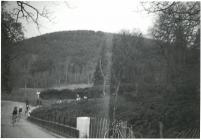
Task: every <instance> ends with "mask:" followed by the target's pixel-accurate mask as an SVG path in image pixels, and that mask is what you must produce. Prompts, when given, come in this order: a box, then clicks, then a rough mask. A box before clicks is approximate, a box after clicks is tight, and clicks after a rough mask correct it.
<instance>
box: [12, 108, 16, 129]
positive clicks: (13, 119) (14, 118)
mask: <svg viewBox="0 0 201 140" xmlns="http://www.w3.org/2000/svg"><path fill="white" fill-rule="evenodd" d="M16 120H17V106H15V107H14V109H13V113H12V123H13V126H14V123H15V122H16Z"/></svg>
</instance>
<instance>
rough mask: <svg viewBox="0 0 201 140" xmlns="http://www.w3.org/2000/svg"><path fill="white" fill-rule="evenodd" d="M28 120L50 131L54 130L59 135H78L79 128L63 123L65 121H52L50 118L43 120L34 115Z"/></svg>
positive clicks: (68, 136) (75, 136)
mask: <svg viewBox="0 0 201 140" xmlns="http://www.w3.org/2000/svg"><path fill="white" fill-rule="evenodd" d="M28 119H29V120H30V121H32V122H34V123H36V124H38V125H39V126H41V127H44V128H46V129H48V130H50V131H53V132H55V133H56V134H59V135H61V136H64V137H67V138H78V137H79V130H77V129H76V128H74V127H71V126H68V125H65V123H59V122H54V121H52V120H51V119H49V120H43V119H40V118H37V117H34V116H30V117H29V118H28Z"/></svg>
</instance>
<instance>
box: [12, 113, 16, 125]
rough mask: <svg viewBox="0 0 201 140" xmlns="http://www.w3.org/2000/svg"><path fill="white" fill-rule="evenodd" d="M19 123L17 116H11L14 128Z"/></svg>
mask: <svg viewBox="0 0 201 140" xmlns="http://www.w3.org/2000/svg"><path fill="white" fill-rule="evenodd" d="M16 122H17V114H15V115H14V114H13V115H12V116H11V123H12V126H13V127H14V125H15V123H16Z"/></svg>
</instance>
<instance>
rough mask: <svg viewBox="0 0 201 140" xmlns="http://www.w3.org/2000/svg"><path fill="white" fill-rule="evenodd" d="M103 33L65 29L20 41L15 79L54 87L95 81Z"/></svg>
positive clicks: (17, 83) (21, 83) (16, 83)
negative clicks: (94, 76) (94, 75)
mask: <svg viewBox="0 0 201 140" xmlns="http://www.w3.org/2000/svg"><path fill="white" fill-rule="evenodd" d="M104 41H105V38H104V33H103V32H94V31H63V32H55V33H50V34H45V35H42V36H37V37H33V38H30V39H27V40H24V41H22V42H19V43H18V44H17V45H16V46H15V48H14V49H13V55H14V56H15V55H16V54H17V55H19V57H17V59H15V60H14V61H13V63H12V65H11V71H12V82H13V84H14V86H18V87H31V88H34V87H42V88H45V87H52V86H54V87H55V86H63V85H66V84H72V83H92V78H93V73H94V71H95V66H96V63H97V59H98V57H99V55H100V50H101V48H103V47H104Z"/></svg>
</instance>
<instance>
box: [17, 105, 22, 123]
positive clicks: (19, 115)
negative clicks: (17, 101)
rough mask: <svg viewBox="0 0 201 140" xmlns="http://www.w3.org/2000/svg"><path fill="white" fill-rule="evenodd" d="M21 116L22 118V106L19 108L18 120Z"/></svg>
mask: <svg viewBox="0 0 201 140" xmlns="http://www.w3.org/2000/svg"><path fill="white" fill-rule="evenodd" d="M21 116H22V106H20V107H19V114H18V118H19V120H20V119H21Z"/></svg>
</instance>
